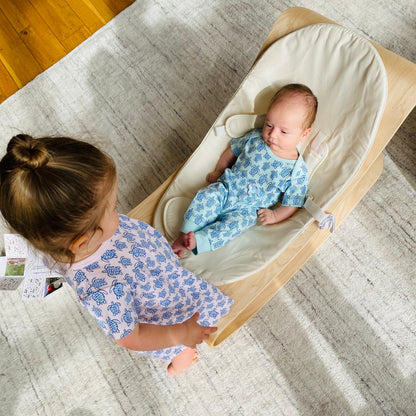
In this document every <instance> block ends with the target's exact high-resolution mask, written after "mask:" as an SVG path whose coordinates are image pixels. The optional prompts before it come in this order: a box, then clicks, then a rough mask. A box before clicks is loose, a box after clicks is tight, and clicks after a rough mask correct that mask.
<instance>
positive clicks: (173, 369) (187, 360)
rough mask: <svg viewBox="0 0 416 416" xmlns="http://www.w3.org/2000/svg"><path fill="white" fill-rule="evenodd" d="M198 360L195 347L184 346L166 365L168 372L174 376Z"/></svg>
mask: <svg viewBox="0 0 416 416" xmlns="http://www.w3.org/2000/svg"><path fill="white" fill-rule="evenodd" d="M197 361H198V351H197V350H196V348H185V349H184V350H182V351H181V352H180V353H179V354H178V355H176V356H175V357H173V358H172V361H171V363H170V364H169V365H168V373H169V374H171V375H172V376H176V375H178V374H181V373H183V372H185V371H186V370H187V369H188V368H189V367H192V366H193V365H194V364H195V363H196V362H197Z"/></svg>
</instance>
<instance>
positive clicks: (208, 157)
mask: <svg viewBox="0 0 416 416" xmlns="http://www.w3.org/2000/svg"><path fill="white" fill-rule="evenodd" d="M293 82H296V83H303V84H306V85H308V86H309V87H310V88H311V89H312V91H313V92H314V93H315V95H317V97H318V100H319V109H318V115H317V119H316V121H315V123H314V126H313V130H312V132H311V134H310V136H309V137H310V138H309V140H308V141H307V142H306V143H305V146H303V147H302V148H300V149H299V151H300V152H301V153H302V155H303V157H304V159H305V161H306V163H307V165H308V169H309V172H310V176H311V181H310V186H309V191H308V195H309V197H308V199H307V202H306V204H305V209H302V210H300V211H298V212H297V213H296V214H295V216H293V217H292V218H290V219H289V220H287V221H285V222H283V223H281V224H276V225H273V226H266V227H264V226H261V225H256V226H254V227H252V228H251V229H249V230H248V231H246V232H245V233H243V234H242V235H240V236H239V237H237V238H236V239H235V240H233V241H232V242H231V243H229V244H228V245H226V246H224V247H222V248H221V249H219V250H216V251H214V252H209V253H202V254H199V255H197V256H195V255H193V254H192V253H188V254H187V255H185V256H184V258H183V259H182V260H181V262H182V264H183V265H184V266H185V267H186V268H188V269H190V270H192V271H193V272H195V273H196V274H199V275H201V276H202V277H203V278H205V279H206V280H208V281H210V282H212V283H213V284H215V285H217V286H219V287H220V289H221V290H223V291H224V292H225V293H227V294H228V295H229V296H231V297H232V298H233V299H234V306H233V308H232V309H231V311H230V313H229V314H228V315H227V316H225V317H223V318H222V319H221V320H220V321H219V323H218V331H217V332H216V333H214V334H213V335H212V337H211V338H210V340H209V341H208V344H209V345H211V346H215V345H218V344H219V343H221V342H222V341H224V339H226V338H227V337H228V336H230V335H231V334H232V333H233V332H234V331H235V330H237V329H238V328H239V327H240V326H241V325H243V324H244V323H245V322H246V321H247V320H248V319H250V317H251V316H253V315H254V314H255V313H256V312H257V311H259V310H260V309H261V308H262V307H263V306H264V305H265V304H266V303H267V302H268V301H269V300H270V299H271V298H272V297H273V296H274V295H275V294H276V293H277V292H278V291H279V290H280V289H281V288H282V287H283V286H284V284H285V283H287V282H288V280H289V279H290V278H291V277H292V276H293V275H294V274H295V273H296V272H297V271H298V270H299V269H300V267H302V265H303V264H304V263H305V262H306V261H307V260H308V258H309V257H310V256H312V254H313V253H314V252H315V250H317V249H318V247H319V246H320V245H321V244H322V243H323V242H324V241H325V240H326V239H327V238H328V237H329V236H330V232H331V231H333V230H334V228H335V224H336V223H337V224H339V223H340V222H341V221H342V220H343V219H344V218H345V217H346V216H347V215H348V214H349V213H350V212H351V210H352V209H353V208H354V207H355V205H356V204H358V202H359V201H360V200H361V199H362V198H363V196H364V195H365V194H366V193H367V192H368V190H369V189H370V188H371V187H372V185H373V184H374V183H375V182H376V180H377V179H378V177H379V176H380V174H381V171H382V169H383V158H382V156H381V151H382V150H383V149H384V147H385V146H386V145H387V143H388V142H389V140H390V139H391V138H392V136H393V135H394V133H395V132H396V131H397V129H398V128H399V126H400V125H401V124H402V122H403V121H404V119H405V118H406V117H407V115H408V114H409V112H410V111H411V110H412V108H413V107H414V105H415V102H416V65H414V64H413V63H411V62H409V61H407V60H405V59H404V58H401V57H399V56H398V55H395V54H393V53H392V52H390V51H388V50H386V49H384V48H383V47H381V46H379V45H375V44H372V43H370V42H369V41H367V40H366V39H364V38H362V37H360V36H358V35H357V34H355V33H354V32H352V31H350V30H348V29H345V28H343V27H341V26H338V25H336V24H335V23H334V22H331V21H330V20H329V19H327V18H325V17H323V16H320V15H319V14H317V13H315V12H312V11H310V10H307V9H303V8H292V9H288V10H287V11H286V12H284V13H283V14H282V15H281V16H280V18H279V19H278V20H277V22H276V24H275V25H274V26H273V28H272V30H271V32H270V34H269V36H268V37H267V39H266V41H265V43H264V45H263V47H262V49H261V51H260V53H259V55H258V57H257V60H256V62H255V64H254V65H253V67H252V69H251V71H250V72H249V74H248V75H247V77H246V78H245V79H244V81H243V82H242V84H241V85H240V87H239V88H238V90H237V91H236V93H235V95H234V97H233V98H232V99H231V101H230V102H229V104H228V105H227V106H226V107H225V109H224V110H223V111H222V112H221V114H220V115H219V117H218V118H217V120H216V121H215V123H214V124H213V126H212V127H211V129H210V130H209V131H208V133H207V135H206V137H205V138H204V140H203V141H202V143H201V144H200V146H199V147H198V149H197V150H196V151H195V152H194V153H193V154H192V155H191V157H190V158H189V159H188V161H187V162H186V163H185V164H184V165H183V167H182V168H181V169H180V170H179V171H178V172H177V173H176V174H174V175H172V176H171V177H170V178H168V179H167V180H166V181H165V182H164V183H163V184H162V185H161V186H160V187H159V188H158V189H157V190H156V191H155V192H154V193H153V194H152V195H150V196H149V197H148V198H147V199H146V200H144V201H143V202H142V203H141V204H139V205H138V206H137V207H136V208H134V209H133V210H132V211H131V212H130V213H129V215H130V216H132V217H135V218H138V219H140V220H142V221H146V222H149V223H153V225H154V226H155V227H156V228H157V229H159V231H160V232H162V234H164V235H165V236H166V238H167V239H168V240H169V241H170V242H172V241H173V240H174V239H175V238H176V236H177V235H178V233H179V227H180V225H181V223H182V220H183V214H184V212H185V210H186V208H187V206H188V205H189V202H190V201H191V199H192V197H193V195H194V194H195V192H196V191H197V190H198V189H200V188H201V187H203V186H205V185H206V184H207V183H206V181H205V177H206V174H207V173H208V172H210V171H211V170H212V169H213V167H214V166H215V164H216V162H217V160H218V158H219V156H220V155H221V153H222V152H223V150H224V149H225V148H226V147H227V145H228V144H229V142H230V140H231V139H232V138H233V137H240V136H242V135H243V134H245V133H246V132H247V131H249V130H251V129H252V128H254V127H261V126H262V121H263V115H264V113H265V112H266V110H267V106H268V103H269V101H270V98H271V96H272V95H273V93H274V91H276V90H277V89H278V88H279V87H281V86H283V85H285V84H288V83H293Z"/></svg>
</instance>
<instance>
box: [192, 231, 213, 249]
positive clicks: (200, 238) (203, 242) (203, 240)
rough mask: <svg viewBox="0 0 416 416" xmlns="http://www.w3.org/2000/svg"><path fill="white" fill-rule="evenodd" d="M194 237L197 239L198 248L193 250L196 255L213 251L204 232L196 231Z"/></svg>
mask: <svg viewBox="0 0 416 416" xmlns="http://www.w3.org/2000/svg"><path fill="white" fill-rule="evenodd" d="M194 235H195V239H196V248H194V249H193V250H192V252H193V253H194V254H199V253H203V252H204V251H211V244H210V242H209V239H208V237H207V235H206V233H205V232H204V231H196V232H195V233H194Z"/></svg>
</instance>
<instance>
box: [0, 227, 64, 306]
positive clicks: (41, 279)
mask: <svg viewBox="0 0 416 416" xmlns="http://www.w3.org/2000/svg"><path fill="white" fill-rule="evenodd" d="M4 246H5V251H6V256H5V257H0V290H15V289H17V288H18V287H19V285H20V284H21V283H22V282H23V281H24V286H23V293H22V299H23V300H31V299H40V298H44V297H45V296H47V295H48V294H50V293H52V292H54V291H55V290H57V289H59V288H60V287H61V286H62V283H61V281H60V279H61V277H62V276H60V275H59V273H56V272H52V271H51V270H50V269H49V268H48V266H47V265H46V264H45V262H44V260H43V256H42V255H41V254H40V253H39V252H38V251H36V250H35V249H33V248H32V247H31V246H29V245H28V243H27V242H26V240H25V239H24V238H23V237H21V236H20V235H18V234H4Z"/></svg>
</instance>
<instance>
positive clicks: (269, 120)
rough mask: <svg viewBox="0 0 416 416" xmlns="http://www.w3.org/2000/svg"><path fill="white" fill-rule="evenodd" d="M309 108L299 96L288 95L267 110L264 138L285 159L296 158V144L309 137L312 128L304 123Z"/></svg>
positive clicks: (276, 153) (273, 150) (272, 149)
mask: <svg viewBox="0 0 416 416" xmlns="http://www.w3.org/2000/svg"><path fill="white" fill-rule="evenodd" d="M306 115H307V109H306V107H305V104H304V102H303V100H302V99H300V98H299V97H293V96H292V97H287V98H284V99H283V100H281V101H279V102H277V103H274V104H273V105H272V106H271V107H270V108H269V111H268V112H267V116H266V120H265V122H264V127H263V140H264V141H265V142H266V144H267V145H268V146H269V147H270V150H271V151H272V152H273V153H274V154H275V155H276V156H279V157H282V158H284V159H296V158H297V149H296V146H297V145H298V144H299V143H300V142H303V141H305V140H306V139H307V137H308V134H309V132H310V128H308V129H305V128H304V123H305V119H306Z"/></svg>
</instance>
